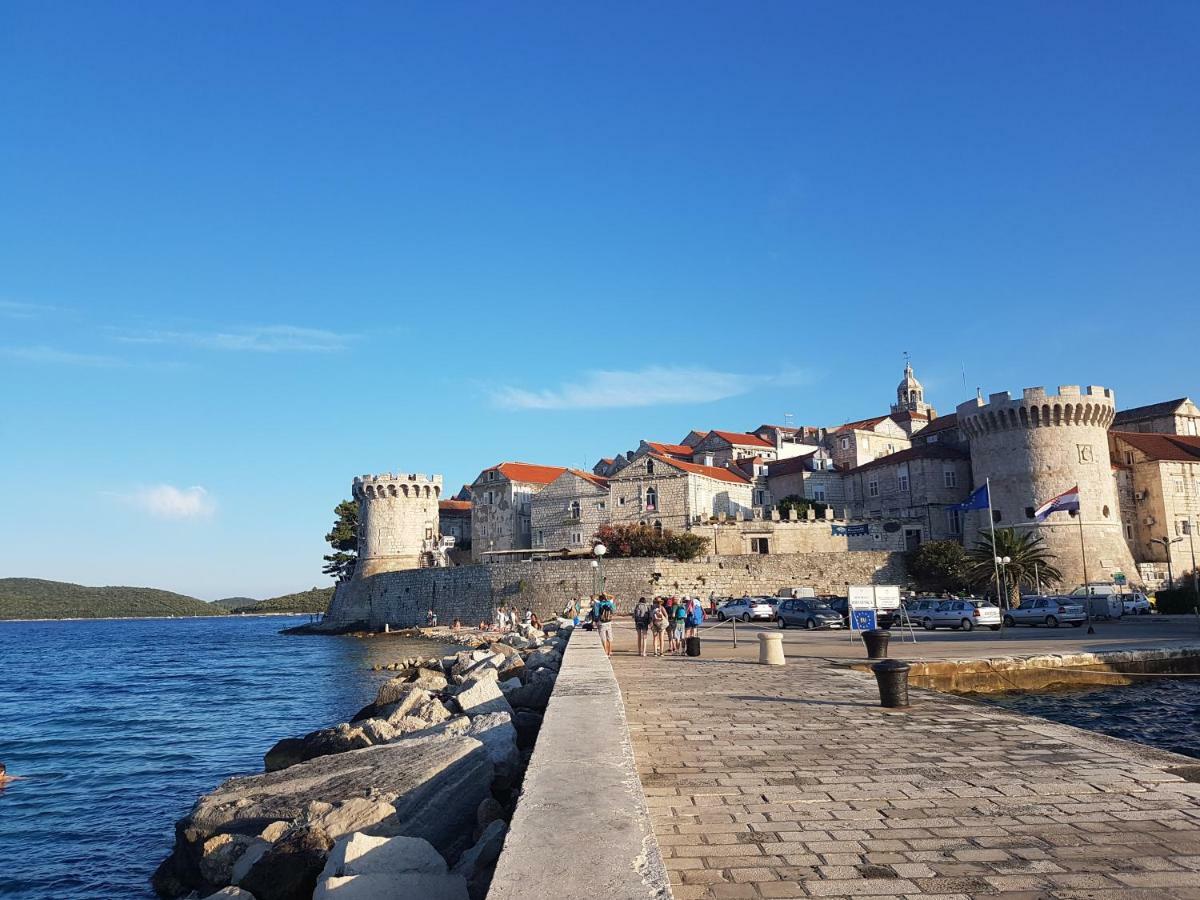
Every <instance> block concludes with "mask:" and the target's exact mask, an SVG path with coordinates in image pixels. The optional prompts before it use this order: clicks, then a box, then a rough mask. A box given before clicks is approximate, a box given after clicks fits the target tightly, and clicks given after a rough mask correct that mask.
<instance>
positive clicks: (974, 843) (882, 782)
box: [613, 623, 1200, 900]
mask: <svg viewBox="0 0 1200 900" xmlns="http://www.w3.org/2000/svg"><path fill="white" fill-rule="evenodd" d="M631 643H632V632H631V629H630V628H629V626H628V624H626V623H621V625H619V626H618V629H617V646H618V652H617V654H616V656H615V657H614V658H613V667H614V669H615V671H616V674H617V678H618V681H619V683H620V685H621V690H622V693H623V695H624V698H625V704H626V716H627V719H628V723H629V728H630V732H631V736H632V740H633V747H634V754H635V756H636V762H637V767H638V772H639V775H640V776H641V779H642V783H643V786H644V788H645V792H646V795H647V800H648V802H649V804H650V809H651V814H652V819H653V823H654V830H655V834H656V836H657V837H658V841H659V843H660V845H661V847H662V852H663V856H664V857H665V860H666V864H667V867H668V869H669V871H670V875H671V881H672V890H673V891H674V894H675V897H676V898H678V900H687V898H699V897H712V898H722V897H724V898H737V897H752V898H758V897H763V898H768V897H906V898H907V897H922V898H929V897H943V898H950V897H956V898H965V897H980V896H989V897H990V896H1001V897H1006V898H1010V900H1016V898H1031V900H1032V898H1089V900H1105V898H1155V900H1160V898H1168V897H1169V898H1200V783H1195V782H1188V781H1185V780H1183V779H1182V778H1180V777H1179V776H1178V775H1177V774H1175V773H1174V772H1172V771H1171V770H1172V769H1173V768H1175V767H1179V766H1181V765H1186V764H1188V763H1189V760H1187V759H1185V758H1183V757H1178V756H1174V755H1173V754H1167V753H1162V752H1160V751H1155V750H1151V749H1149V748H1142V747H1139V746H1137V745H1132V744H1128V743H1125V742H1121V741H1116V740H1113V739H1111V738H1106V737H1103V736H1100V735H1093V734H1090V733H1088V732H1083V731H1079V730H1077V729H1073V728H1068V727H1066V726H1061V725H1056V724H1053V723H1049V722H1046V721H1044V720H1041V719H1034V718H1029V717H1022V716H1018V715H1014V714H1011V713H1008V712H1006V711H1003V710H1000V709H996V708H993V707H989V706H985V705H982V704H978V703H973V702H970V701H966V700H961V699H958V698H953V697H948V696H946V695H942V694H934V693H926V692H918V693H914V701H915V702H914V706H913V707H912V709H911V710H909V711H885V710H882V709H881V708H879V707H878V706H877V705H876V704H877V699H878V695H877V693H876V690H875V685H874V679H873V678H872V677H871V676H869V675H863V674H861V673H857V672H854V671H849V670H846V669H834V668H832V667H830V666H828V665H827V664H826V663H824V662H822V661H820V660H813V659H807V660H795V661H792V662H789V664H788V665H787V666H785V667H780V668H768V667H765V666H759V665H757V664H754V663H751V662H748V661H746V660H741V659H719V658H713V657H712V655H711V654H708V655H706V656H705V657H703V658H701V659H679V658H667V659H654V658H649V659H642V658H640V657H637V656H636V655H634V654H633V653H632V652H630V646H629V645H630V644H631ZM739 643H740V641H739ZM1190 762H1191V763H1195V761H1194V760H1192V761H1190ZM1195 771H1197V772H1200V769H1197V770H1195Z"/></svg>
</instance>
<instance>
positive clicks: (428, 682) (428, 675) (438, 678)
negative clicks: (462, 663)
mask: <svg viewBox="0 0 1200 900" xmlns="http://www.w3.org/2000/svg"><path fill="white" fill-rule="evenodd" d="M411 672H412V674H411V675H410V677H409V682H408V683H409V684H415V685H416V686H417V687H421V688H424V689H425V690H427V691H432V692H437V691H444V690H445V689H446V686H447V685H448V684H449V682H448V681H447V680H446V676H445V675H443V674H442V673H441V672H434V671H432V670H430V669H425V668H419V669H413V670H411Z"/></svg>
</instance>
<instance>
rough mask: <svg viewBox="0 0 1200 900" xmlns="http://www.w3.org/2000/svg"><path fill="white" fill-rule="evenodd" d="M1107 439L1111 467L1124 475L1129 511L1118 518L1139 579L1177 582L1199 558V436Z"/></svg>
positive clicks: (1134, 434)
mask: <svg viewBox="0 0 1200 900" xmlns="http://www.w3.org/2000/svg"><path fill="white" fill-rule="evenodd" d="M1184 427H1186V424H1185V426H1184ZM1108 438H1109V444H1110V447H1111V452H1112V460H1113V463H1114V465H1115V466H1117V467H1118V470H1124V472H1127V473H1128V485H1127V488H1126V490H1127V492H1128V493H1127V494H1126V498H1127V499H1125V498H1123V499H1124V503H1123V504H1122V505H1123V506H1124V505H1126V504H1129V503H1130V501H1132V503H1131V506H1132V509H1131V511H1130V513H1129V514H1126V515H1124V516H1123V517H1122V518H1123V519H1124V529H1125V538H1126V540H1127V542H1128V543H1129V546H1130V549H1131V551H1132V552H1133V555H1134V557H1135V558H1136V559H1137V560H1138V562H1139V566H1140V569H1141V576H1142V580H1143V581H1145V582H1147V583H1151V584H1155V583H1157V582H1161V581H1164V580H1165V578H1166V576H1167V574H1168V573H1170V574H1173V575H1174V576H1175V578H1176V581H1178V579H1179V577H1180V576H1181V575H1183V574H1184V573H1187V572H1191V571H1192V568H1193V566H1194V565H1195V557H1194V555H1193V554H1196V553H1200V547H1198V546H1197V538H1198V536H1197V535H1196V528H1197V527H1198V526H1200V437H1194V436H1191V435H1175V434H1163V433H1157V432H1121V431H1111V432H1109V435H1108ZM1164 541H1165V542H1166V545H1165V546H1164ZM1168 548H1169V551H1168ZM1168 552H1169V553H1170V563H1171V565H1170V566H1169V567H1168V566H1167V559H1168V557H1167V553H1168ZM1131 580H1132V579H1131Z"/></svg>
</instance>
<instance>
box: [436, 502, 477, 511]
mask: <svg viewBox="0 0 1200 900" xmlns="http://www.w3.org/2000/svg"><path fill="white" fill-rule="evenodd" d="M438 509H439V510H440V511H441V512H470V511H471V501H470V500H439V501H438Z"/></svg>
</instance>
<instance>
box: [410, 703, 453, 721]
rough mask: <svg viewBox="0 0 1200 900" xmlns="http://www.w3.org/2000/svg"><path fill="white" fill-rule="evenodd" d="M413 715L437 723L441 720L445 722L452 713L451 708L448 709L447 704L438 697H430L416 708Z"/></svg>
mask: <svg viewBox="0 0 1200 900" xmlns="http://www.w3.org/2000/svg"><path fill="white" fill-rule="evenodd" d="M412 715H413V717H415V718H418V719H421V720H422V721H424V722H427V723H428V724H430V725H437V724H438V723H439V722H445V721H446V720H447V719H448V718H450V716H451V715H452V714H451V712H450V710H448V709H446V705H445V704H444V703H442V701H441V700H438V699H437V698H436V697H430V698H429V699H428V700H426V701H425V702H424V703H422V704H421V705H420V706H418V707H417V708H416V709H414V710H413V711H412Z"/></svg>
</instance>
